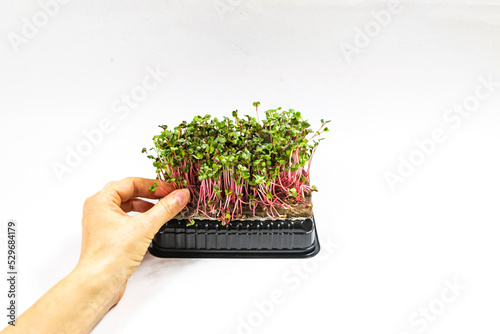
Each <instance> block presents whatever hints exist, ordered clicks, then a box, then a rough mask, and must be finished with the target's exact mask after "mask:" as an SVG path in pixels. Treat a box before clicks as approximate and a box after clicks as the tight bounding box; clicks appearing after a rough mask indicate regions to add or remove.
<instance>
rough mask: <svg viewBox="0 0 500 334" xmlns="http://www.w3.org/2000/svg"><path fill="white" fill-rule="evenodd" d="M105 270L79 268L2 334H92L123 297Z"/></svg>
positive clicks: (116, 284)
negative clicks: (95, 327) (19, 333)
mask: <svg viewBox="0 0 500 334" xmlns="http://www.w3.org/2000/svg"><path fill="white" fill-rule="evenodd" d="M118 285H119V283H117V282H116V281H114V280H113V279H112V278H111V277H109V275H108V274H106V272H105V271H104V270H96V269H95V268H90V267H81V266H77V267H76V268H75V269H74V270H73V271H72V272H71V273H70V274H69V275H68V276H66V277H65V278H64V279H62V280H61V281H60V282H59V283H57V284H56V285H55V286H54V287H52V288H51V289H50V290H49V291H48V292H47V293H46V294H45V295H43V296H42V298H40V299H39V300H38V301H37V302H36V303H35V304H34V305H33V306H32V307H31V308H29V309H28V310H27V311H26V312H24V313H23V314H22V315H21V316H20V317H19V318H18V319H16V321H15V326H11V325H9V326H7V328H6V329H5V330H4V331H3V333H14V332H22V333H37V334H38V333H39V334H44V333H75V334H76V333H89V332H90V331H91V330H92V328H94V326H95V325H96V324H97V323H98V322H99V320H101V318H102V317H103V316H104V315H105V314H106V313H107V312H108V311H109V309H110V308H111V307H113V305H115V304H116V303H117V302H118V300H119V298H120V287H119V286H118Z"/></svg>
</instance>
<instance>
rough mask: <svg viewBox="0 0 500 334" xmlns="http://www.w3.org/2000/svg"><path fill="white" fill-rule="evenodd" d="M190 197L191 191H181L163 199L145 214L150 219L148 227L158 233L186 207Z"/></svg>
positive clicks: (176, 191)
mask: <svg viewBox="0 0 500 334" xmlns="http://www.w3.org/2000/svg"><path fill="white" fill-rule="evenodd" d="M189 196H190V194H189V190H187V189H179V190H175V191H174V192H172V193H170V194H168V195H167V196H165V197H163V198H162V199H161V200H160V201H158V203H156V205H155V206H153V207H152V208H151V209H149V210H148V211H146V212H145V213H144V215H145V216H146V217H147V218H148V225H150V226H151V228H152V229H154V231H157V230H158V229H159V228H160V227H161V226H162V225H163V224H165V223H166V222H168V221H169V220H170V219H172V218H173V217H174V216H175V215H176V214H178V213H179V212H180V211H181V210H182V209H183V208H184V207H185V206H186V204H187V203H188V201H189Z"/></svg>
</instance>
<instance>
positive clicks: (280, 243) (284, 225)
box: [149, 216, 320, 258]
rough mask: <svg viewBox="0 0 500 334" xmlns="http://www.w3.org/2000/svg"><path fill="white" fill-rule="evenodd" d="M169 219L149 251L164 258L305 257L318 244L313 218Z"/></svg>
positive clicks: (314, 253)
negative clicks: (193, 220) (247, 219)
mask: <svg viewBox="0 0 500 334" xmlns="http://www.w3.org/2000/svg"><path fill="white" fill-rule="evenodd" d="M187 223H188V221H187V220H177V219H173V220H170V221H169V222H168V223H166V224H165V225H163V226H162V227H161V228H160V230H159V231H158V233H156V235H155V236H154V238H153V241H152V242H151V245H150V246H149V252H150V253H151V254H153V255H154V256H158V257H168V258H306V257H311V256H314V255H316V254H317V253H318V252H319V249H320V245H319V240H318V234H317V231H316V223H315V220H314V216H312V217H310V218H307V219H304V220H274V221H273V220H266V221H232V222H230V223H229V224H227V225H226V226H223V225H222V224H221V223H220V222H219V221H214V220H198V221H195V223H194V224H193V225H191V226H186V224H187Z"/></svg>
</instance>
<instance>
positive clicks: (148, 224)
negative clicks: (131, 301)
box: [77, 177, 189, 302]
mask: <svg viewBox="0 0 500 334" xmlns="http://www.w3.org/2000/svg"><path fill="white" fill-rule="evenodd" d="M155 182H156V183H157V184H158V185H159V187H157V188H156V190H155V191H154V192H151V191H150V190H149V189H148V188H149V187H150V186H151V185H153V184H154V183H155ZM163 196H165V197H163ZM137 197H144V198H160V197H163V198H162V199H161V200H160V201H158V203H157V204H156V205H153V204H152V203H150V202H147V201H144V200H141V199H139V198H137ZM188 201H189V190H187V189H180V190H175V191H174V188H173V187H172V185H170V184H168V183H165V182H162V181H158V180H150V179H143V178H136V177H129V178H125V179H123V180H121V181H117V182H110V183H108V184H107V185H106V186H105V187H104V188H103V189H102V190H101V191H99V192H98V193H96V194H95V195H93V196H90V197H89V198H87V200H86V201H85V204H84V207H83V219H82V248H81V253H80V259H79V261H78V265H77V267H78V268H88V269H89V271H91V272H96V271H99V272H101V273H105V275H106V276H107V277H108V283H110V285H109V288H110V289H112V290H113V292H114V293H116V302H118V301H119V300H120V299H121V297H122V296H123V293H124V292H125V288H126V283H127V280H128V278H129V277H130V275H132V273H133V272H134V271H135V270H136V269H137V267H138V266H139V264H140V263H141V261H142V259H143V257H144V255H145V253H146V251H147V248H148V246H149V244H150V243H151V240H152V239H153V237H154V235H155V234H156V232H158V230H159V229H160V227H161V226H162V225H163V224H165V223H166V222H167V221H169V220H170V219H171V218H173V217H174V216H175V215H176V214H177V213H178V212H179V211H180V210H182V208H184V207H185V206H186V204H187V202H188ZM130 211H136V212H142V213H141V214H138V215H135V216H129V215H127V214H126V213H127V212H130ZM84 270H85V269H84Z"/></svg>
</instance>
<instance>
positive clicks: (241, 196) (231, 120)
mask: <svg viewBox="0 0 500 334" xmlns="http://www.w3.org/2000/svg"><path fill="white" fill-rule="evenodd" d="M253 106H254V107H255V108H258V107H259V106H260V102H258V101H257V102H254V103H253ZM264 113H265V116H266V117H265V119H263V120H262V121H259V117H258V114H259V113H257V118H254V117H251V116H249V115H244V116H243V117H242V116H239V115H238V110H234V111H232V113H231V115H232V117H227V116H224V117H223V118H222V119H218V118H215V117H214V118H212V116H211V115H205V116H200V115H197V116H194V117H193V119H192V120H191V122H186V121H183V122H182V123H180V124H179V125H178V126H176V127H174V128H173V129H170V130H168V127H167V126H166V125H161V126H160V128H161V129H162V131H161V133H160V134H158V135H155V136H154V137H153V142H154V146H153V147H152V148H151V149H149V150H147V149H146V148H143V149H142V152H143V153H147V154H148V153H149V154H148V155H147V157H148V158H149V159H151V160H153V161H152V163H153V166H154V167H155V168H156V172H157V174H158V179H160V180H163V181H165V182H173V183H175V184H176V185H177V188H184V187H189V189H190V190H192V196H193V199H192V202H193V203H196V206H195V207H197V208H198V209H197V210H199V211H201V212H203V213H204V214H205V215H208V216H209V217H213V218H219V219H221V220H222V221H223V222H225V221H228V220H229V219H231V218H234V216H235V214H236V216H237V215H238V212H239V211H238V209H239V208H238V205H240V206H241V203H245V204H247V205H250V206H262V209H263V210H264V211H266V212H267V213H268V214H270V215H273V214H274V213H273V212H274V211H273V209H272V207H273V206H279V205H282V204H284V203H286V204H296V203H299V202H300V201H303V200H304V198H303V197H304V194H307V193H309V192H310V191H317V189H316V187H314V186H312V187H309V180H310V179H309V169H308V164H309V160H310V158H311V156H312V154H313V152H314V150H315V149H316V147H317V145H318V144H319V142H320V141H321V140H323V138H319V139H318V138H317V137H318V136H320V135H321V134H322V133H324V132H328V131H329V129H328V127H326V126H325V125H326V124H328V123H329V122H330V121H329V120H328V121H325V120H324V119H321V127H320V129H319V130H317V131H313V130H312V129H311V127H310V124H309V122H308V121H307V120H305V119H304V118H303V117H302V114H301V113H300V112H299V111H296V110H294V109H288V110H286V109H281V108H276V109H269V110H266V111H265V112H264ZM240 117H242V118H240ZM310 135H311V138H308V137H309V136H310ZM155 153H156V154H155ZM157 186H158V185H156V184H155V185H154V186H151V187H150V190H151V191H154V190H155V189H156V187H157ZM260 209H261V208H260V207H259V210H260ZM268 209H269V210H268ZM227 212H231V214H228V213H227ZM233 212H235V214H233ZM240 214H241V212H240Z"/></svg>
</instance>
